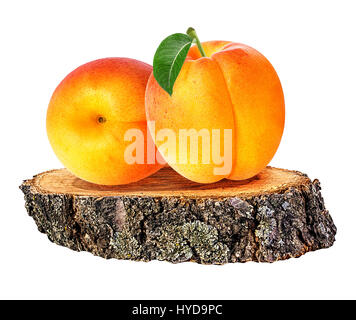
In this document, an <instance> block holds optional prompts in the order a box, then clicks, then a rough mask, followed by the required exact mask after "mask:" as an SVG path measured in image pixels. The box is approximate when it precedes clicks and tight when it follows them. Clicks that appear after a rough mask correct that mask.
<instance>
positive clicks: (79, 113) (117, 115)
mask: <svg viewBox="0 0 356 320" xmlns="http://www.w3.org/2000/svg"><path fill="white" fill-rule="evenodd" d="M151 72H152V67H151V66H150V65H148V64H145V63H143V62H140V61H137V60H134V59H127V58H106V59H99V60H96V61H92V62H89V63H87V64H84V65H82V66H80V67H79V68H77V69H75V70H74V71H73V72H71V73H70V74H69V75H67V76H66V77H65V79H64V80H63V81H62V82H61V83H60V84H59V86H58V87H57V88H56V90H55V91H54V93H53V95H52V98H51V101H50V103H49V106H48V111H47V134H48V138H49V141H50V144H51V146H52V148H53V150H54V152H55V154H56V155H57V157H58V158H59V160H60V161H61V162H62V163H63V165H64V166H65V167H66V168H67V169H68V170H70V171H71V172H72V173H73V174H74V175H76V176H78V177H79V178H81V179H84V180H87V181H89V182H92V183H96V184H103V185H116V184H126V183H130V182H134V181H138V180H140V179H142V178H145V177H147V176H149V175H150V174H152V173H154V172H156V171H157V170H159V168H160V167H161V166H160V165H159V164H137V163H135V164H128V163H127V161H125V158H124V154H125V149H126V148H127V146H128V145H129V144H131V143H132V142H130V141H125V140H124V135H125V133H126V132H127V130H129V129H131V128H132V129H139V130H141V132H142V133H143V134H144V143H145V145H146V144H147V139H151V138H150V136H149V135H148V136H147V123H146V116H145V108H144V95H145V87H146V83H147V80H148V78H149V75H150V73H151ZM145 163H146V162H145Z"/></svg>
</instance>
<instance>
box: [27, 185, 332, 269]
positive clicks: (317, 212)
mask: <svg viewBox="0 0 356 320" xmlns="http://www.w3.org/2000/svg"><path fill="white" fill-rule="evenodd" d="M20 188H21V190H22V191H23V193H24V196H25V201H26V209H27V211H28V214H29V215H30V216H31V217H32V218H33V219H34V220H35V222H36V224H37V227H38V229H39V231H40V232H43V233H45V234H47V236H48V238H49V239H50V240H51V241H52V242H54V243H56V244H59V245H62V246H65V247H68V248H70V249H72V250H76V251H89V252H91V253H93V254H95V255H98V256H101V257H103V258H117V259H127V260H136V261H150V260H163V261H169V262H173V263H178V262H184V261H195V262H198V263H202V264H224V263H228V262H246V261H259V262H274V261H277V260H283V259H287V258H291V257H299V256H301V255H303V254H304V253H306V252H308V251H313V250H317V249H322V248H328V247H330V246H331V245H332V244H333V243H334V241H335V234H336V227H335V225H334V223H333V220H332V218H331V216H330V215H329V213H328V211H327V210H326V209H325V206H324V201H323V198H322V196H321V192H320V183H319V181H318V180H315V181H314V182H310V183H309V184H305V185H301V186H300V187H293V188H288V189H286V190H284V191H279V192H277V193H269V194H263V195H260V196H251V197H245V198H243V197H225V198H189V197H178V196H172V197H148V196H142V197H139V196H134V197H130V196H105V197H97V196H78V195H70V194H49V193H40V192H38V191H37V190H36V189H35V188H32V187H31V185H30V184H27V183H26V182H25V183H23V184H22V185H21V186H20Z"/></svg>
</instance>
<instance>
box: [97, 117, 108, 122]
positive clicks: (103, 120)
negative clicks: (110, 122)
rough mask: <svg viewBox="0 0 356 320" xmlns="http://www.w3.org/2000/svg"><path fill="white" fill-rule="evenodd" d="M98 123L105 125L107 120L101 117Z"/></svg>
mask: <svg viewBox="0 0 356 320" xmlns="http://www.w3.org/2000/svg"><path fill="white" fill-rule="evenodd" d="M98 122H99V123H104V122H106V119H105V118H104V117H102V116H100V117H99V118H98Z"/></svg>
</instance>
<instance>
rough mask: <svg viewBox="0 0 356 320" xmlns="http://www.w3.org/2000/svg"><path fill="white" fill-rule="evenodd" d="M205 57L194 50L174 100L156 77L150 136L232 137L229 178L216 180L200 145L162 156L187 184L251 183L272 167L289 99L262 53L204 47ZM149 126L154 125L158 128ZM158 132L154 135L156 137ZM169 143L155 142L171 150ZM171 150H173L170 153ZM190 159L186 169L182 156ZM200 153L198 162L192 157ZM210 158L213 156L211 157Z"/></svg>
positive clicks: (224, 44) (224, 45)
mask: <svg viewBox="0 0 356 320" xmlns="http://www.w3.org/2000/svg"><path fill="white" fill-rule="evenodd" d="M202 46H203V48H204V51H205V54H206V57H202V56H201V54H200V51H199V50H198V48H197V47H196V46H193V47H192V48H191V49H190V50H189V52H188V56H187V58H186V60H185V62H184V64H183V67H182V69H181V71H180V73H179V75H178V78H177V80H176V82H175V84H174V87H173V93H172V95H171V96H170V95H169V94H168V93H167V92H166V91H164V90H163V89H162V88H161V87H160V86H159V84H158V83H157V81H156V80H155V78H154V76H153V74H152V75H151V76H150V78H149V80H148V84H147V88H146V98H145V105H146V115H147V120H148V121H149V127H150V131H151V134H152V135H154V134H155V132H157V131H159V130H161V129H164V128H168V129H170V130H172V131H173V132H174V134H175V135H176V136H179V131H180V130H181V129H188V130H189V129H191V128H193V129H196V130H197V131H198V132H199V131H200V130H202V129H207V130H209V132H212V130H213V129H220V132H221V135H220V145H222V143H223V138H222V136H223V130H224V129H230V130H231V132H232V138H231V140H232V142H231V144H232V154H231V159H232V165H231V170H230V171H229V172H226V173H224V174H218V175H217V174H216V172H215V171H214V168H215V167H216V164H214V163H213V162H212V161H210V162H207V161H204V159H203V156H204V152H205V153H210V155H211V152H212V151H211V150H208V151H202V148H201V144H199V146H200V148H198V150H197V151H194V150H191V149H189V148H188V149H187V150H185V149H184V148H180V147H179V140H178V141H175V143H176V145H175V146H172V148H173V149H174V148H175V149H176V152H175V153H162V156H163V157H164V158H165V160H166V161H167V162H168V164H169V165H170V166H171V167H173V168H174V169H175V170H176V171H177V172H178V173H180V174H181V175H183V176H185V177H186V178H188V179H190V180H193V181H196V182H200V183H211V182H215V181H218V180H221V179H223V178H228V179H232V180H243V179H248V178H251V177H253V176H255V175H256V174H258V173H259V172H260V171H261V170H262V169H264V168H265V167H266V166H267V164H268V163H269V162H270V161H271V159H272V157H273V156H274V154H275V152H276V151H277V148H278V146H279V143H280V140H281V137H282V134H283V129H284V118H285V110H284V96H283V90H282V86H281V83H280V81H279V78H278V75H277V73H276V71H275V70H274V68H273V66H272V65H271V63H270V62H269V61H268V60H267V59H266V58H265V57H264V56H263V55H262V54H261V53H259V52H258V51H257V50H255V49H253V48H251V47H249V46H246V45H243V44H238V43H233V42H228V41H209V42H204V43H202ZM150 123H154V128H153V126H152V125H150ZM153 131H155V132H153ZM171 143H172V142H170V141H168V142H167V141H163V140H162V141H156V145H157V147H158V148H160V146H161V145H162V144H165V146H166V147H167V144H168V147H169V144H171ZM168 149H169V148H168ZM182 152H183V153H186V154H185V156H186V155H188V162H185V163H182V162H181V161H179V160H180V158H179V156H181V155H182ZM194 152H195V153H198V156H199V159H198V162H194V163H193V162H192V161H190V160H189V159H190V158H189V156H190V155H191V154H192V153H194ZM208 155H209V154H208Z"/></svg>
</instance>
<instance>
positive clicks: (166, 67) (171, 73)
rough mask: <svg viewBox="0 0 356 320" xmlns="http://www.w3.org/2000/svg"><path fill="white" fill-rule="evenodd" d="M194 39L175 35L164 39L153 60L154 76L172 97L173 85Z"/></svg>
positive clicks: (183, 35) (180, 34)
mask: <svg viewBox="0 0 356 320" xmlns="http://www.w3.org/2000/svg"><path fill="white" fill-rule="evenodd" d="M192 42H193V38H191V37H190V36H188V35H186V34H184V33H175V34H172V35H171V36H169V37H167V38H166V39H164V40H163V41H162V42H161V44H160V45H159V47H158V49H157V51H156V53H155V56H154V58H153V75H154V77H155V79H156V80H157V82H158V84H159V85H160V86H161V87H162V88H163V89H164V90H165V91H167V92H168V93H169V95H172V93H173V85H174V82H175V81H176V79H177V77H178V74H179V72H180V70H181V69H182V66H183V64H184V61H185V58H186V57H187V54H188V51H189V49H190V46H191V45H192Z"/></svg>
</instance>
